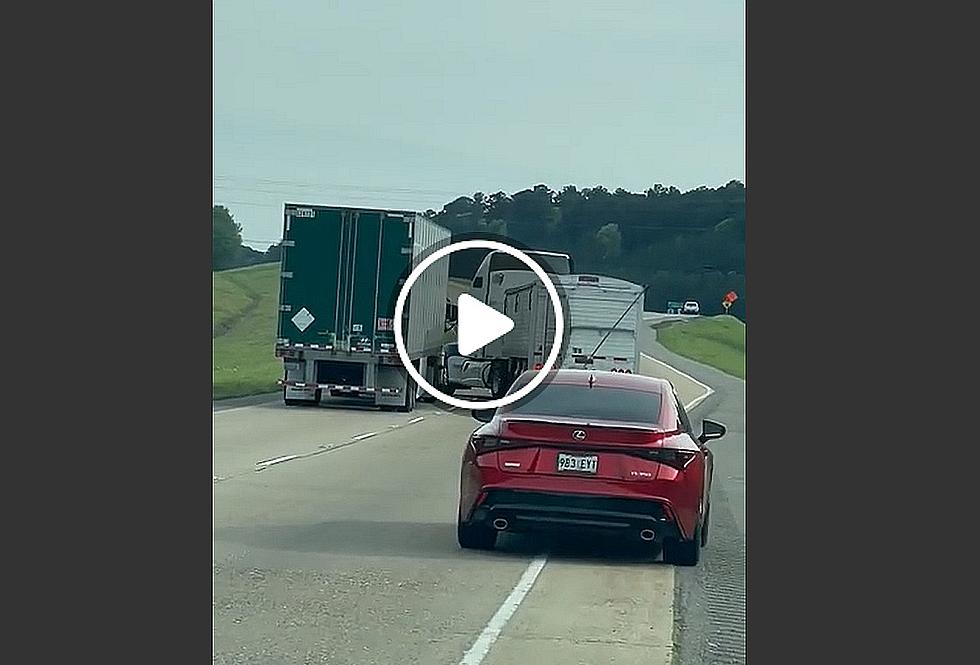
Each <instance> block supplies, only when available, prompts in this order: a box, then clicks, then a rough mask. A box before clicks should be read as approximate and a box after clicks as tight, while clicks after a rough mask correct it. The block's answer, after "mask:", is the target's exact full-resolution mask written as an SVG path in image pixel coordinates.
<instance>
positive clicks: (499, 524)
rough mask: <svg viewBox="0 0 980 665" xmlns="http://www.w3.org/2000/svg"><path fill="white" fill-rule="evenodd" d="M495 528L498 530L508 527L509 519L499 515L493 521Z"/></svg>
mask: <svg viewBox="0 0 980 665" xmlns="http://www.w3.org/2000/svg"><path fill="white" fill-rule="evenodd" d="M493 528H494V529H496V530H497V531H503V530H504V529H506V528H507V520H505V519H504V518H503V517H498V518H497V519H495V520H494V521H493Z"/></svg>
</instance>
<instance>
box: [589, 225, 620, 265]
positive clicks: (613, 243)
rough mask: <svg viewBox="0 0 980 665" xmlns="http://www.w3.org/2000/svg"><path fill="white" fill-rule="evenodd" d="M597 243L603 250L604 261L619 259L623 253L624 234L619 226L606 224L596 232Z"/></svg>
mask: <svg viewBox="0 0 980 665" xmlns="http://www.w3.org/2000/svg"><path fill="white" fill-rule="evenodd" d="M595 239H596V242H598V243H599V247H601V248H602V258H603V259H618V258H619V256H620V254H622V253H623V234H622V233H620V232H619V224H605V225H603V226H601V227H599V230H598V231H596V232H595Z"/></svg>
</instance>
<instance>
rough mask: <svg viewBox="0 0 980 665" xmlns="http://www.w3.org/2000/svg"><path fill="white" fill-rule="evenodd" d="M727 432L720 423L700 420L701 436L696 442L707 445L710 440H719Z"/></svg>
mask: <svg viewBox="0 0 980 665" xmlns="http://www.w3.org/2000/svg"><path fill="white" fill-rule="evenodd" d="M727 431H728V430H727V429H725V426H724V425H722V424H721V423H716V422H715V421H714V420H702V421H701V436H699V437H698V441H700V442H701V443H707V442H708V441H710V440H711V439H720V438H721V437H723V436H725V432H727Z"/></svg>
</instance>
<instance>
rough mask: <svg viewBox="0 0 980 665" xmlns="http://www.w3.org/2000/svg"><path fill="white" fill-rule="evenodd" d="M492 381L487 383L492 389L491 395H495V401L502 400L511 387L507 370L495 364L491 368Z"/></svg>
mask: <svg viewBox="0 0 980 665" xmlns="http://www.w3.org/2000/svg"><path fill="white" fill-rule="evenodd" d="M489 378H490V380H489V381H488V382H487V383H488V384H489V385H488V387H489V388H490V394H491V395H493V398H494V399H500V398H501V397H503V396H504V395H505V394H506V393H507V389H508V388H509V387H510V386H509V385H507V370H505V369H504V368H503V367H502V366H501V365H499V364H497V363H494V364H493V365H491V366H490V377H489Z"/></svg>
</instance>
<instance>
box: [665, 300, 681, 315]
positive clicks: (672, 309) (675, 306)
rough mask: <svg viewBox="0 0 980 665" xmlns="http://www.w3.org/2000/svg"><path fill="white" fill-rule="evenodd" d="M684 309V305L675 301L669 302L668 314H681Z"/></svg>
mask: <svg viewBox="0 0 980 665" xmlns="http://www.w3.org/2000/svg"><path fill="white" fill-rule="evenodd" d="M683 307H684V303H681V302H677V301H675V300H669V301H667V314H680V313H681V308H683Z"/></svg>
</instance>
